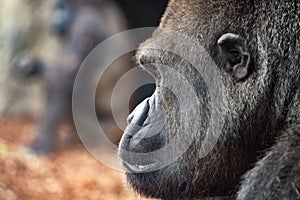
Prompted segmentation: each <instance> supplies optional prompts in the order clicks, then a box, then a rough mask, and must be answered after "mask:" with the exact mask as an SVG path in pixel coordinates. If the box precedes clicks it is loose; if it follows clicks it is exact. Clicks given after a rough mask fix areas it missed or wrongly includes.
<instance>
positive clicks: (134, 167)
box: [123, 161, 157, 173]
mask: <svg viewBox="0 0 300 200" xmlns="http://www.w3.org/2000/svg"><path fill="white" fill-rule="evenodd" d="M123 165H124V167H125V168H126V169H128V170H129V172H131V173H145V172H151V171H155V168H156V167H157V164H156V163H150V164H147V165H139V164H130V163H128V162H126V161H123Z"/></svg>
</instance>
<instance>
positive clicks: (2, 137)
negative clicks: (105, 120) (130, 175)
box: [0, 120, 143, 200]
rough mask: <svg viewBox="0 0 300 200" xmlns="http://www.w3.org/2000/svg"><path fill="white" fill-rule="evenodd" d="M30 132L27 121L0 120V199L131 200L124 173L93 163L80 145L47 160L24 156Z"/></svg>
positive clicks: (59, 152)
mask: <svg viewBox="0 0 300 200" xmlns="http://www.w3.org/2000/svg"><path fill="white" fill-rule="evenodd" d="M33 132H34V124H33V122H32V121H30V120H1V121H0V200H15V199H16V200H17V199H22V200H33V199H47V200H62V199H64V200H69V199H70V200H81V199H82V200H83V199H84V200H102V199H105V200H115V199H117V200H135V199H141V200H142V199H143V198H142V197H140V196H139V195H137V194H134V193H133V192H132V190H131V189H130V188H129V187H128V186H126V184H125V177H124V173H122V172H118V171H116V170H113V169H110V168H108V167H106V166H104V165H103V164H101V163H100V162H98V161H97V160H95V159H94V158H93V157H92V156H91V155H90V154H89V153H88V152H87V151H86V150H85V149H84V147H82V146H76V147H72V148H68V149H64V150H60V151H57V152H56V153H54V154H53V155H51V156H50V157H37V156H34V155H31V154H28V153H26V151H24V149H23V147H24V145H26V144H28V143H29V142H30V141H31V140H32V138H33V134H32V133H33Z"/></svg>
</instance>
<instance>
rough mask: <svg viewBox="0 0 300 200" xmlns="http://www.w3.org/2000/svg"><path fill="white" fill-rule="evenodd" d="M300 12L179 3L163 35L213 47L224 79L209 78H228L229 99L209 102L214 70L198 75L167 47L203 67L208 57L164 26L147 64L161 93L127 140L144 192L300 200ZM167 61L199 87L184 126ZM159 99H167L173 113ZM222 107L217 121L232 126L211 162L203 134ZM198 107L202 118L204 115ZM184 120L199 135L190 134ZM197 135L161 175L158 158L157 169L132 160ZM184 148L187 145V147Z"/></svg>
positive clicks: (143, 60) (277, 6) (134, 182)
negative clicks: (161, 124) (158, 124)
mask: <svg viewBox="0 0 300 200" xmlns="http://www.w3.org/2000/svg"><path fill="white" fill-rule="evenodd" d="M299 7H300V3H299V2H298V1H296V0H295V1H282V2H280V3H279V2H277V1H267V0H263V1H235V0H230V1H222V0H220V1H217V0H209V1H203V0H190V1H186V0H171V1H170V2H169V4H168V7H167V9H166V12H165V14H164V15H163V17H162V19H161V23H160V28H167V29H171V30H175V31H178V32H180V33H182V34H185V35H187V36H190V37H192V38H196V40H197V42H198V44H199V45H201V46H203V47H204V48H205V50H206V51H207V52H208V53H209V55H210V56H211V57H212V59H213V61H214V62H215V64H216V66H215V70H217V71H218V72H219V76H214V77H209V78H210V79H211V82H212V83H213V82H214V81H217V80H218V81H221V83H222V93H221V94H220V95H222V101H221V103H220V104H219V105H216V104H215V105H214V101H213V100H212V99H210V98H209V94H208V90H207V88H205V84H203V80H202V78H201V77H205V76H208V75H207V74H205V73H206V72H205V71H203V72H200V74H199V73H196V72H195V71H193V66H191V65H190V64H189V63H188V62H184V61H183V60H182V59H181V58H179V57H178V56H177V57H176V56H175V55H172V54H169V53H168V52H164V50H161V49H164V47H166V46H168V47H169V48H170V49H173V50H174V49H175V50H179V51H180V50H182V51H183V52H184V53H185V54H187V55H190V54H191V55H192V57H194V59H195V60H196V62H197V61H198V64H199V65H200V64H201V62H200V60H201V59H200V57H201V55H198V54H193V51H192V48H191V49H189V48H185V49H184V45H183V44H184V41H183V42H182V43H180V42H181V41H180V42H178V41H176V40H177V38H174V37H172V36H171V35H168V34H167V33H165V32H163V31H160V30H159V29H158V30H157V31H156V32H155V33H154V34H153V36H152V38H150V39H148V40H147V41H146V42H144V43H143V44H142V45H141V46H140V50H139V52H138V53H137V59H138V61H139V62H140V64H141V66H142V67H144V68H145V69H146V70H147V71H150V72H151V73H152V74H153V75H154V77H155V78H156V80H157V88H156V95H153V96H152V97H151V98H150V99H146V100H145V101H144V102H143V103H142V104H140V105H139V106H138V107H137V108H136V110H135V111H134V112H133V113H132V114H131V115H130V117H129V119H128V122H129V124H128V127H127V129H126V131H125V133H124V135H123V138H122V140H121V143H120V149H119V155H120V157H121V159H122V161H123V163H124V166H125V167H126V169H127V170H128V172H127V173H126V175H127V180H128V182H129V184H130V185H131V186H132V188H133V189H134V190H135V191H137V192H139V193H141V194H142V195H144V196H147V197H154V198H160V199H201V198H205V197H220V198H222V197H224V198H225V196H226V198H233V199H235V198H237V199H284V198H286V199H297V198H300V195H299V194H300V193H299V191H300V157H299V155H300V130H299V128H300V114H299V113H300V106H299V103H300V93H299V87H300V67H299V63H300V62H299V49H300V45H299V30H300V27H299V11H298V9H299ZM161 64H164V65H167V66H169V67H171V68H172V69H174V70H176V71H179V72H180V73H181V74H183V75H184V76H186V77H188V78H189V80H192V83H193V86H194V89H195V90H196V91H197V95H198V96H199V106H198V107H195V108H194V111H191V112H190V116H192V117H185V118H184V119H185V120H183V122H182V121H180V122H178V121H179V116H180V113H178V105H177V100H176V97H174V94H173V93H172V92H170V91H169V90H168V89H167V88H166V87H163V86H164V84H165V82H164V81H166V80H167V77H165V74H166V73H165V71H164V70H165V68H163V67H161ZM202 64H203V63H202ZM153 72H154V73H153ZM157 74H159V75H157ZM206 84H211V83H206ZM178 90H180V88H179V89H178ZM183 93H184V92H183ZM153 102H160V104H161V105H162V107H163V109H157V104H156V103H153ZM185 106H187V107H186V108H188V105H185ZM217 106H220V107H223V111H222V112H220V113H218V116H217V118H222V119H224V120H225V122H226V123H225V124H224V125H223V126H222V129H221V130H219V133H218V134H219V138H218V141H217V143H216V144H215V145H214V147H213V149H212V151H210V152H209V153H208V154H207V155H206V156H205V157H202V156H201V152H200V147H201V146H202V145H205V144H204V140H203V136H205V133H207V132H205V131H203V130H205V129H206V128H207V126H208V123H209V120H212V121H216V122H217V121H218V120H217V118H215V119H210V117H211V116H212V115H210V114H209V113H210V110H211V108H213V107H217ZM197 110H200V111H201V112H200V114H199V115H198V116H196V117H195V115H194V114H195V113H196V111H197ZM162 112H164V113H165V117H164V118H165V120H166V122H167V128H166V129H162V130H161V131H160V132H158V133H156V134H154V133H151V130H152V129H153V127H152V128H151V126H150V128H149V126H148V125H149V122H150V125H151V119H152V118H153V119H155V116H157V115H158V116H161V114H162ZM162 116H163V115H162ZM159 120H162V119H161V118H159ZM152 123H153V121H152ZM180 123H181V124H183V125H184V126H185V127H192V128H190V129H188V128H187V129H184V131H183V130H182V129H181V128H178V127H180ZM135 125H138V127H139V128H134V127H135ZM195 126H196V127H197V129H196V130H195V129H194V127H195ZM148 134H153V135H151V137H147V136H148ZM214 134H216V133H214ZM190 135H193V136H195V138H194V140H193V142H192V144H191V146H190V147H189V148H188V149H187V151H186V152H185V153H184V154H183V155H182V156H181V157H180V158H178V159H177V160H176V161H174V162H172V163H171V164H170V165H167V166H165V167H163V168H161V169H158V168H156V170H154V171H153V170H152V169H155V168H153V166H155V165H159V163H158V162H159V161H155V160H154V161H153V160H151V158H150V159H149V162H151V163H152V164H151V165H150V164H149V165H147V164H145V163H141V162H142V161H141V160H138V159H136V158H135V157H134V156H132V155H128V154H126V151H129V152H133V153H147V152H152V151H154V150H159V149H160V148H162V147H163V146H164V145H165V144H167V143H168V141H170V138H172V137H174V136H180V137H183V138H184V137H189V136H190ZM212 137H213V136H212ZM176 142H177V145H178V146H180V145H181V143H182V140H177V141H176ZM173 153H174V152H170V154H169V156H172V154H173ZM166 156H167V157H168V155H166ZM153 163H154V164H153ZM228 196H229V197H228Z"/></svg>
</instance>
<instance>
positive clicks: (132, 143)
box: [125, 92, 165, 152]
mask: <svg viewBox="0 0 300 200" xmlns="http://www.w3.org/2000/svg"><path fill="white" fill-rule="evenodd" d="M157 98H158V97H157V92H155V93H154V94H153V95H152V96H151V97H149V98H147V99H145V100H144V101H143V102H142V103H140V104H139V105H138V106H137V107H136V108H135V110H134V111H133V112H132V113H131V114H130V115H129V117H128V119H127V120H128V126H127V128H126V130H125V132H126V135H130V139H129V143H128V145H129V146H128V147H129V149H130V150H131V151H134V152H141V151H142V152H147V151H149V150H150V151H151V150H154V149H157V148H160V147H161V145H160V143H161V141H160V139H159V136H158V135H159V133H160V132H161V131H162V129H163V128H164V125H165V124H164V122H165V120H164V115H163V114H160V113H161V112H163V109H162V108H161V107H160V106H159V105H158V104H157V103H158V102H157V100H156V99H157ZM144 143H145V144H144ZM149 144H151V145H150V146H151V147H150V146H149ZM145 146H149V147H147V148H143V150H142V149H140V148H141V147H145ZM153 147H154V149H153Z"/></svg>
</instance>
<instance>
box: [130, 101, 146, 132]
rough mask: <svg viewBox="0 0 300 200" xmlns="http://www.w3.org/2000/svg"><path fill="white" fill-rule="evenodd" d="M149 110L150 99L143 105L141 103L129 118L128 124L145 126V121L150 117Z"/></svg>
mask: <svg viewBox="0 0 300 200" xmlns="http://www.w3.org/2000/svg"><path fill="white" fill-rule="evenodd" d="M149 108H150V106H149V98H147V99H145V100H144V101H143V102H142V103H140V104H139V105H138V106H137V107H136V108H135V109H134V111H133V112H132V113H131V114H130V115H129V116H128V118H127V123H128V124H135V125H138V126H143V124H144V122H145V120H146V119H147V117H148V112H149Z"/></svg>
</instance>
